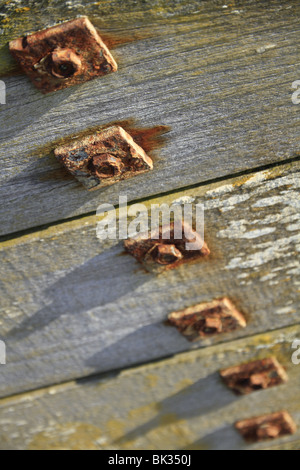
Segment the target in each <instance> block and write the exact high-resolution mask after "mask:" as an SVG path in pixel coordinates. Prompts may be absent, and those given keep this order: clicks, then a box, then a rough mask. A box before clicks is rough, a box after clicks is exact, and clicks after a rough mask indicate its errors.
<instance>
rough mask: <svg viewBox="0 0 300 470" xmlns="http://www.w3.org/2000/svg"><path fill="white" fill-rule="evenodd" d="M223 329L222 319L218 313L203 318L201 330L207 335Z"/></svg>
mask: <svg viewBox="0 0 300 470" xmlns="http://www.w3.org/2000/svg"><path fill="white" fill-rule="evenodd" d="M222 330H223V325H222V320H221V318H220V317H219V316H218V315H210V316H207V317H206V318H204V325H203V331H204V333H205V334H207V335H214V334H216V333H221V332H222Z"/></svg>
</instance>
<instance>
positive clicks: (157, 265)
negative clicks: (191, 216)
mask: <svg viewBox="0 0 300 470" xmlns="http://www.w3.org/2000/svg"><path fill="white" fill-rule="evenodd" d="M178 225H180V226H179V229H178ZM179 233H181V234H182V236H181V238H180V237H178V235H177V234H179ZM187 243H194V244H195V245H196V246H198V247H199V248H198V249H196V250H191V251H190V250H187ZM124 246H125V249H126V250H127V251H128V252H129V253H130V254H131V255H132V256H134V257H135V258H136V259H137V260H138V261H139V262H140V263H142V264H143V265H144V266H145V268H146V269H147V271H149V272H152V273H155V274H160V273H162V272H164V271H166V270H169V269H174V268H177V267H178V266H180V265H181V264H183V263H187V262H189V261H195V260H198V259H199V258H203V257H206V256H208V255H209V254H210V250H209V248H208V246H207V245H206V243H205V242H204V240H202V238H201V236H200V235H199V234H198V233H196V232H195V231H193V230H192V228H191V227H190V226H189V225H188V224H187V223H181V222H180V224H176V228H175V224H174V223H171V224H170V225H166V226H163V227H160V228H159V229H157V230H156V231H154V232H152V234H151V237H148V236H147V234H145V233H143V234H139V235H137V236H136V237H134V238H130V239H128V240H126V241H125V242H124Z"/></svg>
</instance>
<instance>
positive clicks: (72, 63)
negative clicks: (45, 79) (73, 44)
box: [45, 49, 82, 80]
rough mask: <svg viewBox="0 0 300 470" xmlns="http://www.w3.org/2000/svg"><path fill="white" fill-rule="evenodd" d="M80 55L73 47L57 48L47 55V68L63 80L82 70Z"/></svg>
mask: <svg viewBox="0 0 300 470" xmlns="http://www.w3.org/2000/svg"><path fill="white" fill-rule="evenodd" d="M81 66H82V64H81V60H80V57H79V56H78V55H77V54H75V53H74V52H73V51H72V50H71V49H55V50H54V51H53V52H51V53H50V54H49V56H48V57H47V61H46V64H45V68H46V70H47V71H48V72H49V73H50V74H51V75H52V76H53V77H56V78H60V79H62V80H64V79H66V78H69V77H72V76H74V75H76V74H77V73H79V72H80V70H81Z"/></svg>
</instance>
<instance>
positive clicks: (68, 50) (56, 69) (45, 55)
mask: <svg viewBox="0 0 300 470" xmlns="http://www.w3.org/2000/svg"><path fill="white" fill-rule="evenodd" d="M9 48H10V52H11V53H12V55H13V56H14V57H15V59H16V60H17V61H18V62H19V64H20V65H21V67H22V69H23V70H24V72H25V73H26V74H27V75H28V76H29V78H30V79H31V81H32V82H33V84H34V85H35V86H36V87H37V88H39V89H40V90H41V91H42V93H49V92H52V91H57V90H61V89H62V88H66V87H69V86H72V85H77V84H79V83H83V82H86V81H88V80H92V79H94V78H96V77H99V76H102V75H107V74H108V73H111V72H116V71H117V68H118V67H117V64H116V62H115V60H114V58H113V57H112V55H111V53H110V52H109V50H108V48H107V47H106V45H105V44H104V42H103V41H102V39H101V37H100V36H99V34H98V33H97V31H96V29H95V28H94V26H93V25H92V23H91V22H90V20H89V19H88V18H87V17H81V18H77V19H75V20H72V21H68V22H66V23H62V24H59V25H57V26H54V27H52V28H49V29H46V30H43V31H39V32H37V33H34V34H31V35H29V36H25V37H21V38H19V39H15V40H13V41H11V42H10V44H9Z"/></svg>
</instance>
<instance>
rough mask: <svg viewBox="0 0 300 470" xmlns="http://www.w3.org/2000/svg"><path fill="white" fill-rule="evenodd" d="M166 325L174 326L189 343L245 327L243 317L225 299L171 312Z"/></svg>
mask: <svg viewBox="0 0 300 470" xmlns="http://www.w3.org/2000/svg"><path fill="white" fill-rule="evenodd" d="M168 323H169V324H170V325H172V326H175V327H176V328H177V329H178V331H179V332H180V333H181V334H182V335H184V336H185V337H186V338H187V339H188V340H189V341H197V340H199V339H201V338H207V337H211V336H215V335H219V334H223V333H228V332H231V331H235V330H237V329H239V328H245V327H246V326H247V323H246V320H245V318H244V316H243V315H242V314H241V313H240V312H239V311H238V310H237V309H236V307H235V306H234V305H233V303H232V302H231V300H229V299H228V298H227V297H224V298H222V299H216V300H213V301H212V302H204V303H201V304H198V305H195V306H193V307H189V308H186V309H184V310H180V311H178V312H173V313H171V314H170V315H169V316H168Z"/></svg>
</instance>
